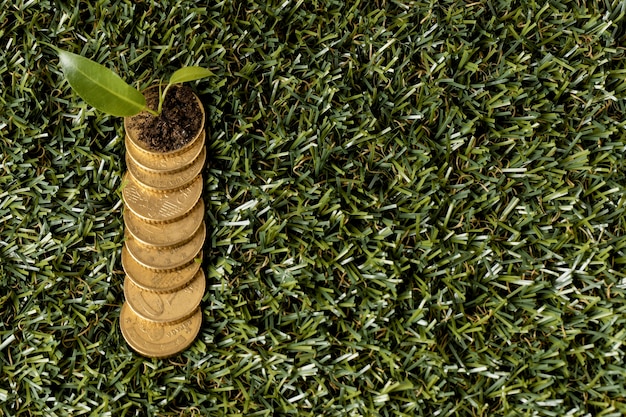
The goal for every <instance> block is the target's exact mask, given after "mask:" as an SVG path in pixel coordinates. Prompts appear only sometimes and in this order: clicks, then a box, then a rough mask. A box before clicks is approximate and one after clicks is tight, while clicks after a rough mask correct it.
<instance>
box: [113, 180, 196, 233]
mask: <svg viewBox="0 0 626 417" xmlns="http://www.w3.org/2000/svg"><path fill="white" fill-rule="evenodd" d="M124 183H125V186H124V188H123V189H122V197H123V199H124V202H125V203H126V207H127V208H128V209H130V210H131V211H132V212H133V213H134V214H135V215H136V216H137V217H139V218H141V219H143V220H145V221H147V222H153V223H159V222H161V223H163V222H169V221H172V220H175V219H177V218H179V217H182V216H184V215H185V214H187V213H188V212H189V210H191V209H192V208H193V207H194V206H195V205H196V203H197V202H198V200H199V199H200V195H201V194H202V175H198V176H197V177H196V178H195V179H194V180H193V181H192V182H191V183H190V184H189V185H187V186H186V187H184V188H180V189H178V190H175V191H171V192H166V193H156V192H154V191H150V190H148V189H146V188H144V187H142V186H141V185H139V184H138V183H137V181H135V179H134V178H133V176H132V175H128V174H126V175H125V176H124Z"/></svg>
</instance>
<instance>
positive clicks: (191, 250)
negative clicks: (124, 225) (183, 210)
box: [126, 222, 206, 270]
mask: <svg viewBox="0 0 626 417" xmlns="http://www.w3.org/2000/svg"><path fill="white" fill-rule="evenodd" d="M205 238H206V226H205V225H204V222H202V225H201V226H200V228H199V229H198V231H197V232H196V233H195V234H194V235H193V237H192V238H191V240H189V241H188V242H185V243H183V244H181V245H177V246H164V247H158V246H148V245H142V244H141V243H139V242H138V241H137V240H136V239H134V238H133V236H132V235H131V234H129V233H127V234H126V248H127V249H128V253H130V256H132V257H133V258H135V260H136V261H137V262H139V264H140V265H142V266H143V267H145V268H148V269H157V270H173V269H178V268H181V267H183V266H185V265H187V264H188V263H189V262H190V261H191V260H192V259H193V258H195V257H196V256H197V255H198V253H199V252H200V250H201V249H202V246H203V245H204V239H205Z"/></svg>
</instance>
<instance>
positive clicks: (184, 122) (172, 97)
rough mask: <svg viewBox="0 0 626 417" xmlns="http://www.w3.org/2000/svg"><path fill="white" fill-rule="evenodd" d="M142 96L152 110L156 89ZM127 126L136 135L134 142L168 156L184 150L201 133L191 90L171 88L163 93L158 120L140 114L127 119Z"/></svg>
mask: <svg viewBox="0 0 626 417" xmlns="http://www.w3.org/2000/svg"><path fill="white" fill-rule="evenodd" d="M144 95H145V97H146V103H147V105H148V107H150V108H151V109H154V110H156V109H157V108H158V107H159V89H158V88H152V89H150V90H149V91H147V92H146V93H144ZM129 122H130V126H132V128H133V129H137V130H138V131H139V132H140V133H139V137H138V138H137V139H139V140H140V141H141V142H142V143H143V144H144V145H145V146H146V147H147V148H148V149H150V150H153V151H156V152H170V151H174V150H176V149H180V148H182V147H183V146H185V145H186V144H187V143H189V142H190V141H191V140H192V139H193V138H194V137H195V136H196V134H197V133H198V132H199V131H200V130H201V128H202V126H201V124H202V111H201V109H200V105H199V104H198V101H197V100H196V98H195V96H194V94H193V91H192V90H191V88H189V87H186V86H173V87H170V89H169V90H168V91H167V95H166V96H165V101H164V102H163V111H162V112H161V114H160V115H159V116H154V115H152V114H150V113H148V112H145V111H144V112H141V113H140V114H138V115H136V116H133V117H131V118H130V121H129Z"/></svg>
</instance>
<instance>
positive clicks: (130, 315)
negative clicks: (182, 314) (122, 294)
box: [120, 303, 202, 358]
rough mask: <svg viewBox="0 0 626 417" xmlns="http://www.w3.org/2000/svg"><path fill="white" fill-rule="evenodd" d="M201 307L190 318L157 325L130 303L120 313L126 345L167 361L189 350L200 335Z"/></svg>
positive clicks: (143, 353)
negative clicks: (135, 309)
mask: <svg viewBox="0 0 626 417" xmlns="http://www.w3.org/2000/svg"><path fill="white" fill-rule="evenodd" d="M201 324H202V310H201V309H200V307H198V308H197V309H196V311H195V312H194V313H193V314H192V315H191V316H190V317H188V318H186V319H184V320H181V321H178V322H175V323H167V324H164V323H155V322H153V321H149V320H145V319H142V318H141V317H139V316H138V315H137V314H136V313H135V312H134V311H133V310H132V309H131V308H130V307H129V306H128V304H127V303H124V304H123V305H122V310H121V311H120V328H121V330H122V335H123V336H124V339H125V340H126V343H128V345H129V346H130V347H131V348H133V350H135V351H136V352H137V353H139V354H140V355H143V356H147V357H149V358H167V357H170V356H173V355H176V354H177V353H180V352H182V351H183V350H185V349H187V348H188V347H189V346H191V344H192V343H193V341H194V340H195V338H196V336H198V333H199V332H200V326H201Z"/></svg>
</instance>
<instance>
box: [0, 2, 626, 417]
mask: <svg viewBox="0 0 626 417" xmlns="http://www.w3.org/2000/svg"><path fill="white" fill-rule="evenodd" d="M70 3H73V2H67V1H52V0H39V1H29V0H0V50H1V51H2V52H0V77H1V78H0V185H1V188H0V289H1V291H0V307H1V308H0V415H6V416H65V415H73V416H76V415H99V416H105V415H111V416H135V415H141V416H143V415H151V416H152V415H153V416H157V415H158V416H181V415H183V416H193V415H196V416H199V415H202V416H204V415H216V416H217V415H231V416H236V415H241V416H274V415H298V416H317V415H328V416H435V415H437V416H496V415H497V416H570V417H573V416H580V417H583V416H605V417H608V416H621V415H624V414H626V398H625V397H626V386H625V382H624V381H625V379H626V378H625V377H626V364H625V356H626V351H625V348H624V346H623V341H624V340H625V338H626V275H625V273H624V272H623V268H624V266H625V264H626V252H625V247H626V174H625V170H624V168H625V166H624V165H625V163H624V152H625V150H626V130H625V127H626V126H625V123H626V122H625V121H624V114H625V112H626V106H625V100H624V99H625V97H626V56H625V49H624V45H625V41H626V20H625V19H624V13H626V3H625V2H623V1H617V0H604V1H591V0H589V1H584V0H580V1H566V0H561V1H558V0H546V1H534V0H522V1H497V0H493V1H490V0H483V1H476V2H469V1H449V0H442V1H435V0H432V1H422V0H416V1H408V0H407V1H392V0H387V1H386V0H378V1H368V2H366V1H361V2H359V1H354V2H347V3H348V4H343V2H339V1H330V0H329V1H308V0H305V1H295V0H291V1H290V0H287V1H283V0H278V1H268V2H260V1H250V2H230V1H223V2H219V3H217V4H214V5H211V6H208V7H204V6H202V5H201V3H200V2H194V1H191V0H178V1H157V2H146V1H127V0H117V1H116V0H102V1H98V2H89V3H93V5H85V4H83V3H82V2H81V5H79V6H74V5H73V4H70ZM85 3H86V2H85ZM196 3H197V4H196ZM43 42H49V43H52V44H56V45H59V46H61V47H63V48H65V49H67V50H70V51H72V52H76V53H82V54H84V55H85V56H87V57H89V58H93V59H96V60H98V61H99V62H102V63H105V64H106V65H108V66H109V67H110V68H113V69H115V70H116V71H118V72H119V73H120V74H121V75H122V76H123V77H124V78H125V79H126V80H127V81H129V82H131V83H133V85H136V86H137V87H139V88H141V87H145V86H147V85H149V84H151V83H154V82H157V81H158V80H160V79H166V78H167V77H168V76H169V75H170V74H171V73H172V71H173V70H175V69H176V68H178V67H180V66H183V65H192V64H193V65H203V66H206V67H208V68H210V69H211V70H212V71H213V72H214V73H215V74H216V76H215V77H213V78H210V79H208V80H206V81H202V82H199V83H195V84H193V85H192V86H193V88H195V90H196V91H197V92H198V93H199V94H200V96H201V97H202V100H203V102H204V103H205V107H206V110H207V116H208V121H207V131H208V140H209V150H210V157H209V165H208V167H207V169H206V170H205V173H204V178H205V193H204V199H205V202H206V207H207V213H206V219H207V225H208V231H209V233H208V238H207V245H206V248H205V259H204V266H205V269H206V271H207V280H208V281H207V291H206V295H205V297H204V300H203V313H204V324H203V327H202V329H201V332H200V335H199V337H198V339H197V341H196V342H195V344H194V345H193V346H192V347H191V348H190V349H189V350H187V351H185V352H184V353H183V354H181V355H179V356H177V357H174V358H170V359H167V360H150V359H144V358H142V357H140V356H137V355H135V354H134V353H133V352H132V351H131V350H129V348H128V346H127V345H126V343H125V342H124V341H123V339H122V336H121V334H120V332H119V324H118V320H119V309H120V306H121V304H122V302H123V295H122V283H123V281H124V276H123V271H122V268H121V264H120V249H121V246H122V243H123V240H122V239H123V222H122V216H121V208H122V207H121V203H120V198H121V195H120V186H121V175H122V174H123V172H124V171H125V166H124V162H123V161H124V158H123V155H124V144H123V128H122V120H121V119H119V118H111V117H108V116H105V115H102V114H100V113H98V112H96V111H94V110H93V109H92V108H90V107H89V106H87V105H86V104H85V103H83V102H82V101H81V100H80V99H79V98H78V97H77V96H75V95H74V94H73V93H72V91H71V89H70V88H69V85H68V84H67V83H66V82H65V81H64V80H63V77H62V74H61V73H60V71H59V69H58V68H57V66H56V62H57V61H56V57H55V55H54V53H53V51H51V50H50V49H49V48H47V47H46V46H44V44H43Z"/></svg>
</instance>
